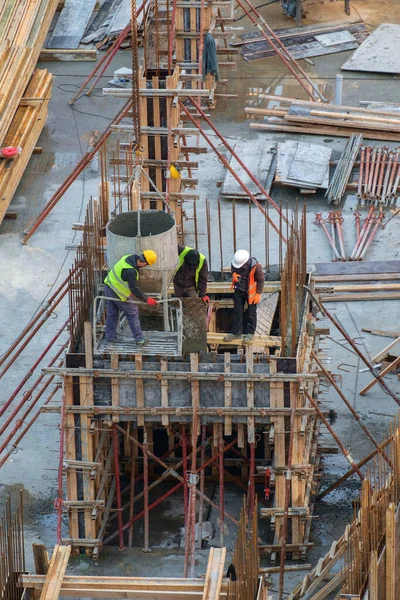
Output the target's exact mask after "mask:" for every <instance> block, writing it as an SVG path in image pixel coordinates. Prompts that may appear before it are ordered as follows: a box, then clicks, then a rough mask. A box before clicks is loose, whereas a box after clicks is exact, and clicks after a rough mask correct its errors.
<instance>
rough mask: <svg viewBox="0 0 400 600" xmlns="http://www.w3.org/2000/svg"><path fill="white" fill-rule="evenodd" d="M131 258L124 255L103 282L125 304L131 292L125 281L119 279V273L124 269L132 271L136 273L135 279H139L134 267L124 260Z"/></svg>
mask: <svg viewBox="0 0 400 600" xmlns="http://www.w3.org/2000/svg"><path fill="white" fill-rule="evenodd" d="M129 256H131V255H130V254H126V255H125V256H123V257H122V258H121V259H120V260H119V261H118V262H117V263H116V264H115V265H114V266H113V268H112V269H111V270H110V271H109V273H108V275H107V277H106V278H105V280H104V283H105V284H106V285H108V287H109V288H111V289H112V291H113V292H114V293H115V294H117V296H118V298H119V299H120V300H122V302H125V301H126V300H128V298H129V297H130V295H131V290H130V288H129V285H128V283H127V282H126V281H124V280H123V279H122V278H121V273H122V271H123V270H124V269H134V271H135V273H136V279H137V280H138V279H139V272H138V270H137V269H136V268H135V267H132V265H130V264H129V263H128V262H127V261H126V259H127V258H128V257H129Z"/></svg>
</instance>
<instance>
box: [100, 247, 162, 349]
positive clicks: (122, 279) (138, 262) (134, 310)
mask: <svg viewBox="0 0 400 600" xmlns="http://www.w3.org/2000/svg"><path fill="white" fill-rule="evenodd" d="M156 261H157V254H156V253H155V252H154V250H143V252H142V254H126V255H125V256H123V257H122V258H121V259H120V260H119V261H118V262H117V263H116V264H115V265H114V266H113V267H112V269H110V271H109V272H108V275H107V277H106V278H105V280H104V295H105V297H106V299H107V317H106V328H105V339H106V341H107V342H115V340H116V334H117V327H118V320H119V313H120V311H122V312H123V313H124V314H125V316H126V318H127V320H128V324H129V327H130V328H131V331H132V335H133V339H134V341H135V343H136V345H137V346H146V345H147V344H148V340H146V339H145V338H144V336H143V333H142V329H141V327H140V319H139V308H138V306H137V304H134V303H133V302H132V300H140V301H141V302H145V303H146V304H148V305H149V306H156V304H157V300H155V299H154V298H151V297H149V296H146V294H144V293H143V292H142V290H141V289H140V286H139V278H140V275H139V271H140V269H144V268H145V267H147V266H152V265H154V264H155V262H156Z"/></svg>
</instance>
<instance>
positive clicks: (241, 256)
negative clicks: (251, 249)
mask: <svg viewBox="0 0 400 600" xmlns="http://www.w3.org/2000/svg"><path fill="white" fill-rule="evenodd" d="M249 258H250V254H249V253H248V252H247V250H238V251H237V252H235V254H234V257H233V259H232V266H233V267H235V269H240V267H243V265H244V263H246V262H247V261H248V260H249Z"/></svg>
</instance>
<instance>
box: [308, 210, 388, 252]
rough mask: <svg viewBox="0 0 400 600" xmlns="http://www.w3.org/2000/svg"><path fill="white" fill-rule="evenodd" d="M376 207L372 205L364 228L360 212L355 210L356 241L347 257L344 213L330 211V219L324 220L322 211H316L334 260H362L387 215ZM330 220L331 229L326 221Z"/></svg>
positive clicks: (316, 218) (316, 217)
mask: <svg viewBox="0 0 400 600" xmlns="http://www.w3.org/2000/svg"><path fill="white" fill-rule="evenodd" d="M374 211H375V208H374V207H373V206H371V208H370V210H369V212H368V214H367V216H366V218H365V220H364V224H363V226H362V228H360V213H359V212H358V211H355V212H354V218H355V228H356V243H355V246H354V248H353V250H352V253H351V255H350V257H346V251H345V247H344V236H343V221H344V218H343V215H342V213H341V212H340V211H335V212H330V213H329V215H328V219H327V220H324V218H323V216H322V213H316V215H315V222H316V223H317V224H318V225H320V226H321V227H322V229H323V231H324V233H325V235H326V238H327V240H328V242H329V245H330V247H331V249H332V260H333V261H335V260H341V261H346V260H362V259H363V258H364V257H365V254H366V252H367V250H368V248H369V246H370V245H371V242H372V241H373V239H374V237H375V235H376V232H377V231H378V228H379V227H380V226H381V225H382V221H383V218H384V216H385V214H384V212H383V210H382V209H381V210H379V211H378V212H376V213H375V212H374ZM328 221H329V224H330V231H329V230H328V227H327V225H326V223H327V222H328Z"/></svg>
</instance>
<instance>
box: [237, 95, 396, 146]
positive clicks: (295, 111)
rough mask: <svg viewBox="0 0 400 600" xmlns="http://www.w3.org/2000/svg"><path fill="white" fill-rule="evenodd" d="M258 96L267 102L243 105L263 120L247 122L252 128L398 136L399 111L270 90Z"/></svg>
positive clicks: (379, 137)
mask: <svg viewBox="0 0 400 600" xmlns="http://www.w3.org/2000/svg"><path fill="white" fill-rule="evenodd" d="M259 98H260V99H264V100H268V105H269V106H268V108H258V107H257V108H256V107H247V108H245V112H246V113H247V114H249V115H251V116H252V117H253V118H258V119H262V123H260V122H255V121H253V122H252V123H250V127H251V128H252V129H259V130H264V131H283V132H287V133H301V134H316V135H332V136H344V137H347V136H349V135H350V134H357V135H359V134H362V135H363V136H364V138H367V139H372V140H389V141H393V142H398V141H399V140H400V115H399V113H398V112H394V111H385V110H379V109H370V108H358V107H356V106H335V105H333V104H316V102H312V101H306V100H297V99H295V98H284V97H281V96H272V95H269V94H260V95H259Z"/></svg>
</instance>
